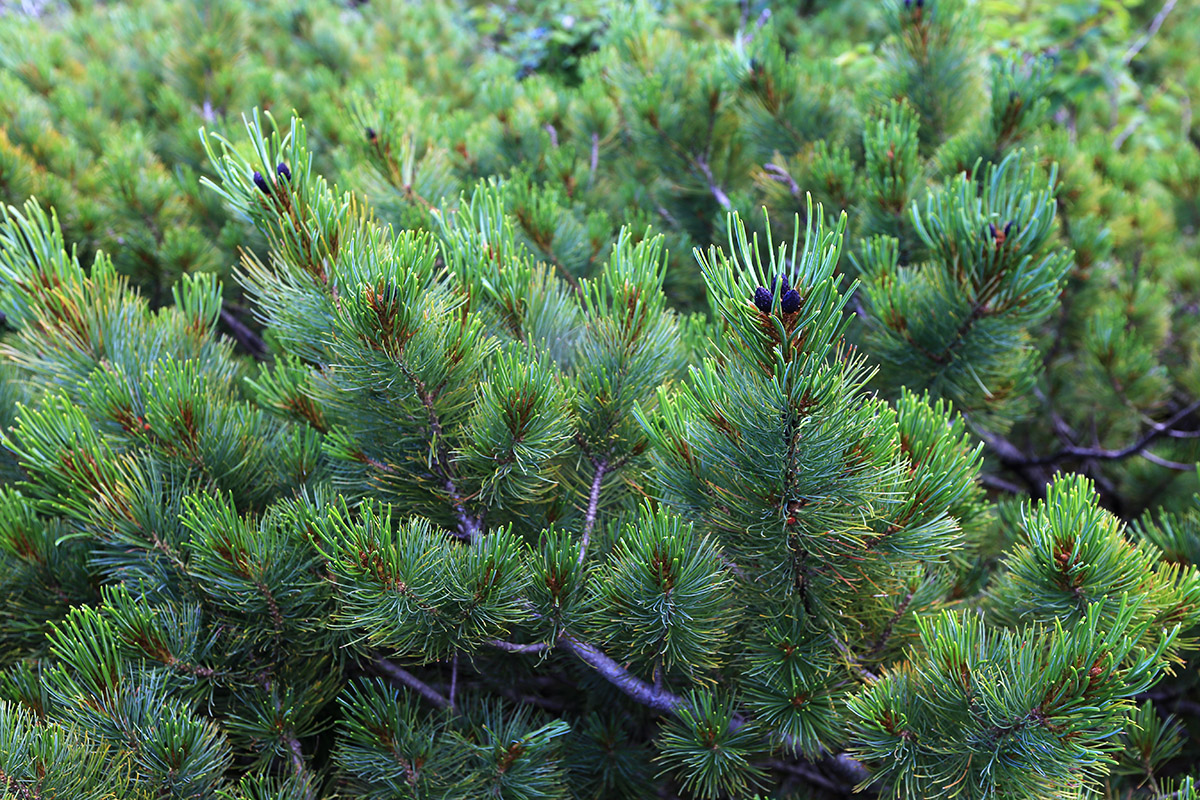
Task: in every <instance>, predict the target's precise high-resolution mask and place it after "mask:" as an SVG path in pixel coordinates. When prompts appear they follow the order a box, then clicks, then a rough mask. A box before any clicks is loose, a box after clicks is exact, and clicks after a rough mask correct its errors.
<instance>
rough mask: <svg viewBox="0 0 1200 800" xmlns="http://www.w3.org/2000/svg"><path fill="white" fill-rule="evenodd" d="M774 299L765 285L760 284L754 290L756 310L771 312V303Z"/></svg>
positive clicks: (765, 312)
mask: <svg viewBox="0 0 1200 800" xmlns="http://www.w3.org/2000/svg"><path fill="white" fill-rule="evenodd" d="M774 300H775V297H774V295H772V294H771V290H770V289H768V288H767V287H765V286H760V287H758V288H757V289H755V290H754V305H756V306H758V310H759V311H761V312H763V313H764V314H770V313H771V303H772V302H773V301H774Z"/></svg>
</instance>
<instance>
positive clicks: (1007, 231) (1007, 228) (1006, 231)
mask: <svg viewBox="0 0 1200 800" xmlns="http://www.w3.org/2000/svg"><path fill="white" fill-rule="evenodd" d="M1012 229H1013V224H1012V223H1011V222H1009V223H1008V224H1007V225H1005V226H1004V235H1005V237H1007V236H1008V235H1009V234H1010V233H1012Z"/></svg>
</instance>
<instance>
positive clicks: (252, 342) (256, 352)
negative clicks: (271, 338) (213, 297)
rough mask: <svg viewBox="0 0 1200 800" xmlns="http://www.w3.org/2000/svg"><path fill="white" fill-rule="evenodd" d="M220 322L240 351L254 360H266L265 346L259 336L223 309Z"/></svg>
mask: <svg viewBox="0 0 1200 800" xmlns="http://www.w3.org/2000/svg"><path fill="white" fill-rule="evenodd" d="M221 322H224V323H225V327H227V328H229V332H230V334H232V335H233V338H234V341H236V342H237V343H238V344H239V345H241V347H242V349H243V350H245V351H246V352H247V353H249V354H250V356H251V357H252V358H254V360H256V361H265V360H266V358H267V355H268V352H267V345H266V342H264V341H263V340H262V337H261V336H259V335H258V334H257V333H255V332H254V331H252V330H250V328H249V327H247V326H246V324H245V323H244V322H242V321H241V320H240V319H238V318H237V317H235V316H234V315H233V313H232V312H230V311H228V310H226V309H224V308H222V309H221Z"/></svg>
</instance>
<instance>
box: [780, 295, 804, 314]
mask: <svg viewBox="0 0 1200 800" xmlns="http://www.w3.org/2000/svg"><path fill="white" fill-rule="evenodd" d="M779 307H780V308H781V309H783V313H785V314H795V313H796V312H797V311H799V310H800V293H799V292H797V291H796V290H795V289H789V290H787V291H786V292H784V293H783V297H781V298H779Z"/></svg>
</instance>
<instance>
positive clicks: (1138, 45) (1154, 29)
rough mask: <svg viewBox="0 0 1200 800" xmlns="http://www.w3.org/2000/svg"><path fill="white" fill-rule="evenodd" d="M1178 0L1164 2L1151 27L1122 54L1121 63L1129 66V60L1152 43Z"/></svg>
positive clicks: (1151, 22)
mask: <svg viewBox="0 0 1200 800" xmlns="http://www.w3.org/2000/svg"><path fill="white" fill-rule="evenodd" d="M1175 3H1176V0H1167V2H1165V3H1163V7H1162V10H1161V11H1159V12H1158V13H1157V14H1155V15H1154V19H1152V20H1151V21H1150V27H1149V28H1147V29H1146V32H1145V33H1144V34H1143V35H1142V38H1140V39H1138V40H1137V41H1136V42H1134V43H1133V44H1132V45H1130V47H1129V49H1128V50H1126V51H1125V55H1123V56H1121V63H1122V64H1123V65H1125V66H1129V62H1130V61H1133V59H1134V58H1136V57H1137V54H1138V53H1140V52H1142V48H1143V47H1145V46H1146V45H1148V44H1150V40H1151V39H1153V38H1154V34H1156V33H1158V29H1159V28H1161V27H1162V25H1163V23H1164V22H1165V21H1166V19H1167V15H1168V14H1170V13H1171V9H1173V8H1175Z"/></svg>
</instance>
